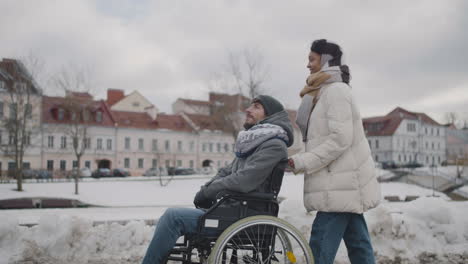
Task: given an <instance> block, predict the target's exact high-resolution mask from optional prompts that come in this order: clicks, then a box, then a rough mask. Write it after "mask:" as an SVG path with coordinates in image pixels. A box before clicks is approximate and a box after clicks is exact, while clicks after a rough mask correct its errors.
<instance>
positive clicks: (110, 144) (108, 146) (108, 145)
mask: <svg viewBox="0 0 468 264" xmlns="http://www.w3.org/2000/svg"><path fill="white" fill-rule="evenodd" d="M107 150H112V139H107Z"/></svg>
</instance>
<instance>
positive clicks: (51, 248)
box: [0, 175, 468, 264]
mask: <svg viewBox="0 0 468 264" xmlns="http://www.w3.org/2000/svg"><path fill="white" fill-rule="evenodd" d="M206 180H207V178H206V177H198V178H193V179H188V180H175V181H172V182H171V183H170V184H169V185H168V186H167V187H161V186H160V184H159V182H158V181H135V180H133V179H132V181H122V180H121V181H105V182H104V181H86V182H82V183H80V195H78V196H75V195H73V194H72V193H73V190H74V189H73V188H74V187H73V183H39V184H32V183H30V184H25V189H26V192H23V193H18V192H15V191H12V189H13V188H14V185H13V184H0V199H7V198H13V197H25V196H29V197H38V196H40V197H66V198H73V199H79V200H81V201H83V202H87V203H90V204H97V205H107V206H113V207H110V208H107V207H106V208H101V207H93V208H80V209H31V210H2V211H0V219H2V221H1V222H0V264H3V263H23V264H26V263H52V264H58V263H65V262H67V263H80V264H81V263H93V264H105V263H122V264H123V263H125V264H127V263H139V262H140V261H141V258H142V256H143V255H144V253H145V251H146V248H147V245H148V243H149V241H150V239H151V237H152V234H153V231H154V226H150V225H147V224H146V223H145V222H144V221H142V220H154V219H157V218H158V217H159V216H160V215H161V214H162V213H163V212H164V210H165V209H166V207H168V206H191V204H192V200H193V196H194V194H195V192H196V191H197V190H198V188H199V186H200V185H202V184H203V183H204V182H205V181H206ZM302 186H303V179H302V177H301V176H293V175H286V176H285V178H284V181H283V187H282V190H281V193H280V196H282V197H284V198H286V199H285V200H284V201H283V202H282V203H281V206H280V208H281V209H280V217H281V218H283V219H285V220H287V221H288V222H290V223H292V224H293V225H294V226H296V227H297V228H298V229H299V230H300V231H301V232H302V234H303V235H304V236H305V237H307V238H308V237H309V235H310V230H311V224H312V222H313V219H314V217H315V213H307V212H305V209H304V207H303V204H302ZM382 191H383V196H387V195H396V196H399V197H400V199H403V198H404V197H405V196H408V195H417V196H420V197H421V198H419V199H417V200H415V201H412V202H406V203H405V202H397V203H389V202H383V203H382V204H381V205H380V206H379V207H378V208H376V209H373V210H371V211H369V212H367V213H366V214H365V215H366V219H367V222H368V226H369V231H370V233H371V236H372V241H373V245H374V250H375V252H376V254H377V257H378V262H379V263H468V221H467V220H466V219H468V202H452V201H448V198H447V197H446V196H444V195H442V194H437V195H440V196H439V197H426V196H428V195H432V190H428V189H424V188H420V187H416V186H413V185H407V184H404V183H384V184H382ZM106 220H132V221H129V222H128V223H126V224H124V225H122V224H119V223H104V224H98V225H95V224H94V222H95V221H106ZM19 223H37V225H35V226H33V227H30V228H28V227H25V226H20V225H18V224H19ZM336 263H338V264H344V263H349V262H348V261H347V257H346V250H345V247H344V245H341V247H340V250H339V253H338V256H337V261H336Z"/></svg>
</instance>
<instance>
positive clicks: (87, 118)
mask: <svg viewBox="0 0 468 264" xmlns="http://www.w3.org/2000/svg"><path fill="white" fill-rule="evenodd" d="M89 116H90V114H89V110H87V109H85V110H83V121H85V122H88V121H89Z"/></svg>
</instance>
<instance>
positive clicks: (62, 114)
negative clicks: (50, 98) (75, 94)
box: [57, 108, 65, 121]
mask: <svg viewBox="0 0 468 264" xmlns="http://www.w3.org/2000/svg"><path fill="white" fill-rule="evenodd" d="M57 119H58V120H60V121H62V120H63V119H65V109H63V108H59V109H58V114H57Z"/></svg>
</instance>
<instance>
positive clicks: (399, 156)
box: [398, 154, 401, 162]
mask: <svg viewBox="0 0 468 264" xmlns="http://www.w3.org/2000/svg"><path fill="white" fill-rule="evenodd" d="M398 162H401V155H400V154H398Z"/></svg>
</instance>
